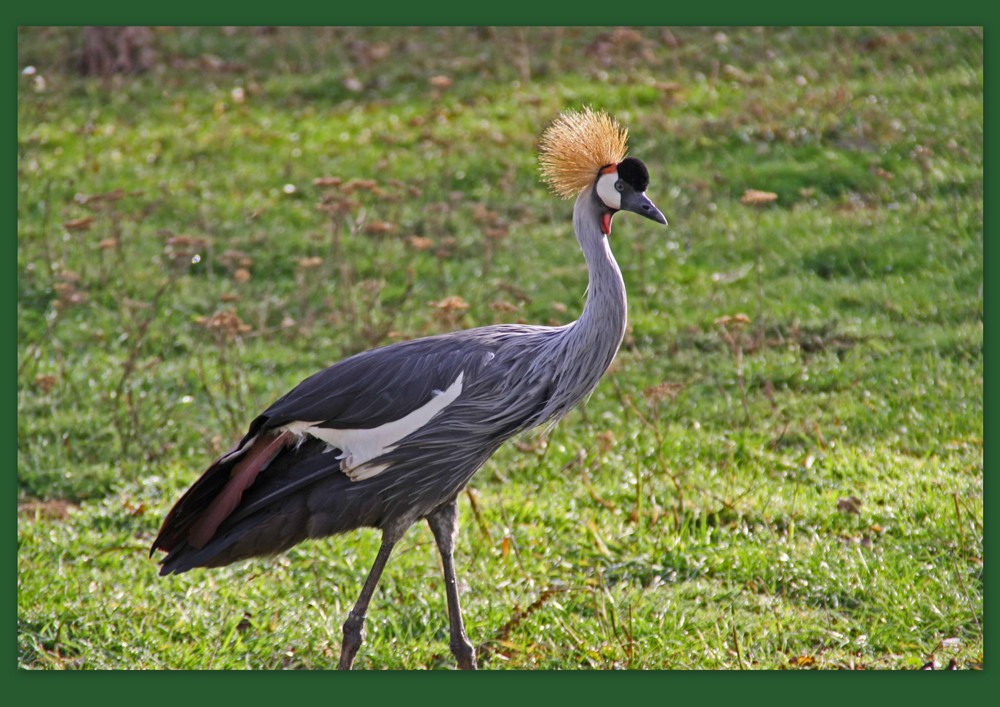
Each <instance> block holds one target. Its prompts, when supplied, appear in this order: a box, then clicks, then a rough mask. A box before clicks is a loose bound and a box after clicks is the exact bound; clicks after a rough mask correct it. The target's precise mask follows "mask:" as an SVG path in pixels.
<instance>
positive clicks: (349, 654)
mask: <svg viewBox="0 0 1000 707" xmlns="http://www.w3.org/2000/svg"><path fill="white" fill-rule="evenodd" d="M399 536H400V533H390V532H389V531H383V532H382V545H381V546H379V549H378V556H376V558H375V564H373V565H372V568H371V571H370V572H369V573H368V579H366V580H365V586H364V587H362V588H361V594H360V595H359V596H358V600H357V601H356V602H355V603H354V608H353V609H351V611H350V612H349V613H348V614H347V621H345V622H344V641H343V643H341V645H340V662H339V663H338V664H337V669H338V670H350V669H351V666H352V665H354V656H356V655H357V653H358V648H360V647H361V641H362V640H363V639H364V627H365V614H366V613H367V612H368V604H369V602H371V600H372V595H373V594H374V593H375V587H377V586H378V581H379V578H381V577H382V570H384V569H385V565H386V563H387V562H388V561H389V555H391V554H392V548H393V547H395V545H396V541H397V540H399Z"/></svg>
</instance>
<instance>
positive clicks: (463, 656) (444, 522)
mask: <svg viewBox="0 0 1000 707" xmlns="http://www.w3.org/2000/svg"><path fill="white" fill-rule="evenodd" d="M427 524H428V525H429V526H430V527H431V532H432V533H434V539H435V540H436V541H437V546H438V550H439V551H440V552H441V564H442V566H443V567H444V589H445V593H446V594H447V596H448V623H449V624H450V626H451V652H452V653H453V654H454V656H455V660H457V661H458V667H459V668H461V669H462V670H475V669H476V649H475V648H473V646H472V643H471V642H470V641H469V637H468V636H466V635H465V623H464V622H463V621H462V605H461V604H460V603H459V601H458V580H457V579H456V578H455V538H456V537H457V535H458V504H457V503H456V502H455V501H454V500H452V501H451V502H449V503H446V504H445V505H443V506H441V507H440V508H438V509H437V510H436V511H434V512H433V513H431V514H430V515H429V516H427Z"/></svg>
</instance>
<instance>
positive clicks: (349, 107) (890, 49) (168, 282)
mask: <svg viewBox="0 0 1000 707" xmlns="http://www.w3.org/2000/svg"><path fill="white" fill-rule="evenodd" d="M157 39H158V46H159V57H158V61H157V64H156V67H155V68H154V70H153V71H152V72H150V73H148V74H144V75H138V76H128V77H115V78H113V79H109V80H107V81H102V80H97V79H82V78H79V77H77V76H75V75H74V74H73V73H72V72H71V71H69V70H68V69H67V66H69V65H70V63H71V62H70V60H71V57H72V53H73V51H74V42H75V41H76V35H75V32H74V31H73V30H71V29H23V30H21V31H20V33H19V42H18V53H19V67H20V68H21V69H23V68H24V67H26V66H34V67H36V69H37V73H36V74H35V75H28V74H22V76H21V78H20V79H19V81H20V83H19V96H18V271H17V275H18V354H19V359H18V410H19V416H18V489H19V498H18V629H19V631H18V664H19V666H21V667H22V668H29V669H35V668H38V669H49V668H167V667H169V668H329V667H332V666H333V665H335V664H336V658H337V655H338V651H339V639H340V635H341V634H340V624H341V622H342V621H343V619H344V618H345V616H346V613H347V610H348V609H349V607H350V606H351V604H352V603H353V601H354V598H355V596H356V594H357V592H358V591H359V589H360V586H361V583H362V582H363V580H364V577H365V575H366V573H367V570H368V567H369V564H370V562H371V561H372V560H373V558H374V556H375V551H376V548H377V544H378V536H377V534H376V533H374V532H372V531H358V532H355V533H350V534H348V535H346V536H342V537H337V538H333V539H329V540H325V541H320V542H310V543H306V544H303V545H300V546H298V547H296V548H294V549H293V550H291V551H290V552H288V553H287V554H286V555H284V556H281V557H278V558H274V559H268V560H258V561H252V562H247V563H242V564H239V565H236V566H233V567H229V568H224V569H220V570H211V571H205V570H196V571H193V572H191V573H188V574H185V575H182V576H179V577H170V578H165V579H163V578H159V577H157V576H156V565H155V564H154V562H153V561H151V560H149V559H148V558H147V550H148V547H149V544H150V542H151V540H152V538H153V536H154V534H155V532H156V531H157V529H158V527H159V522H160V520H161V519H162V517H163V514H164V513H165V512H166V511H167V510H168V509H169V507H170V506H171V504H172V503H173V501H174V500H176V498H177V497H178V495H179V494H180V493H181V492H182V491H183V489H184V488H185V487H186V486H187V485H188V484H189V483H190V482H191V481H192V480H193V479H194V478H195V477H196V476H197V474H198V473H200V472H201V470H202V469H203V468H204V467H205V466H206V465H207V464H208V462H209V461H210V460H211V459H212V458H213V455H215V454H218V453H220V452H221V451H224V450H225V449H226V448H227V447H228V446H229V445H230V444H231V442H232V440H233V438H234V437H236V436H237V435H239V434H240V433H241V430H242V428H243V426H244V425H245V424H246V423H247V422H248V421H249V420H250V419H251V418H252V417H253V416H254V415H255V414H256V413H257V412H259V411H260V410H261V409H263V408H264V407H265V406H266V405H268V404H269V403H270V402H271V401H272V400H274V399H275V398H276V397H278V396H279V395H280V394H282V393H283V392H285V391H286V390H287V389H288V388H290V387H291V386H292V385H294V384H295V383H297V382H298V381H299V380H300V379H302V378H303V377H305V376H306V375H308V374H310V373H312V372H314V371H315V370H317V369H318V368H320V367H322V366H324V365H328V364H330V363H332V362H335V361H336V360H338V359H339V358H341V357H343V356H344V355H347V354H349V353H351V352H354V351H358V350H361V349H364V348H367V347H370V346H374V345H378V344H383V343H387V342H390V341H393V340H397V339H399V338H401V337H412V336H419V335H425V334H430V333H434V332H439V331H446V330H448V329H451V328H454V327H460V326H473V325H480V324H487V323H493V322H503V321H522V320H523V321H528V322H538V323H546V322H553V323H565V322H568V321H571V320H572V319H574V318H575V317H576V316H577V315H578V314H579V312H580V309H581V307H582V305H583V297H582V294H583V291H584V287H585V283H586V271H585V269H584V267H583V262H582V258H581V257H580V254H579V252H578V249H577V248H576V245H575V243H574V242H573V239H572V234H571V228H572V227H571V225H570V221H569V216H570V207H569V205H568V204H567V203H566V202H562V201H559V200H558V199H556V198H555V197H553V196H551V195H550V194H547V193H546V192H545V190H544V188H543V187H542V185H541V184H540V183H539V181H538V178H537V171H536V163H535V145H536V141H537V139H538V136H539V135H540V133H541V131H542V130H543V129H544V127H545V126H546V125H547V123H548V122H549V121H550V120H551V119H552V118H554V117H555V115H557V113H558V112H559V111H560V110H562V109H564V108H567V107H579V106H580V105H581V104H583V103H590V104H593V105H595V106H597V107H602V108H605V109H607V110H609V111H611V112H613V113H615V114H616V115H617V116H618V117H619V118H620V119H621V120H622V121H623V122H624V123H626V124H627V125H628V126H629V128H630V131H631V135H632V137H631V151H632V154H634V155H636V156H639V157H641V158H642V159H643V160H644V161H645V162H646V163H647V164H648V165H649V167H650V171H651V175H652V182H651V185H650V189H649V193H650V196H651V197H652V198H653V200H654V201H655V202H656V203H657V205H658V206H659V207H660V208H661V209H662V210H663V212H664V213H665V214H666V215H667V217H668V219H669V220H670V227H669V228H668V229H657V228H656V227H654V226H652V225H651V224H649V223H647V222H640V220H639V219H637V218H629V217H628V216H624V217H621V218H620V219H619V220H618V221H616V226H615V232H614V235H613V238H612V241H613V247H614V249H615V252H616V254H617V257H618V260H619V262H620V264H621V266H622V270H623V272H624V275H625V279H626V281H627V284H628V287H629V294H630V302H629V306H630V328H629V332H628V335H627V338H626V343H625V345H624V347H623V349H622V351H621V353H620V354H619V357H618V359H617V360H616V363H615V365H614V366H613V368H612V370H611V371H610V372H609V373H608V375H607V376H606V378H605V379H604V381H603V382H602V383H601V385H600V386H599V387H598V389H597V391H596V392H595V393H594V395H593V396H592V398H591V399H590V400H589V402H588V403H587V404H586V406H585V407H584V408H582V409H581V410H579V411H577V412H574V413H573V414H571V415H570V416H568V417H567V418H566V419H565V420H563V421H562V422H561V423H560V424H559V425H558V426H557V427H556V428H554V429H553V430H551V431H550V432H540V433H536V434H533V435H528V436H526V437H524V438H521V439H519V440H516V441H515V442H513V443H510V444H508V445H506V446H505V447H503V448H502V449H501V450H500V452H498V453H497V455H496V456H495V457H494V458H493V459H492V460H491V461H490V462H489V463H488V464H487V465H486V466H485V467H484V468H483V469H482V470H481V471H480V472H479V474H478V475H477V477H476V478H475V479H474V480H473V483H472V489H473V490H472V491H471V492H470V494H471V495H465V496H462V497H461V511H462V513H463V518H462V534H461V537H460V543H459V550H458V556H457V562H458V567H459V572H460V576H461V579H462V581H463V583H464V584H463V588H462V589H463V602H464V606H465V616H466V623H467V627H468V630H469V634H470V637H471V638H472V640H473V642H474V643H476V644H479V645H480V649H481V654H482V666H483V667H486V668H493V669H498V668H612V667H621V668H733V669H735V668H797V667H807V666H813V667H820V668H848V667H855V668H916V667H920V666H921V665H924V664H925V663H927V662H928V661H931V660H934V661H936V663H937V664H938V665H939V666H945V665H947V664H948V663H949V661H950V660H951V659H953V658H954V659H955V661H956V664H957V666H958V667H963V668H965V667H976V666H979V665H981V662H982V655H983V631H982V621H983V574H982V571H983V356H982V345H983V296H982V287H983V40H982V32H981V31H978V30H972V29H964V28H946V29H912V30H904V29H898V28H893V29H877V28H862V29H852V28H836V29H822V28H818V29H760V30H757V29H738V30H724V31H722V32H719V31H717V30H711V29H694V28H680V29H675V30H673V31H671V32H667V31H663V30H660V29H656V28H647V29H641V30H636V31H632V30H625V31H614V30H607V31H600V30H598V29H565V30H558V29H551V28H550V29H532V30H514V29H500V30H476V29H459V28H455V29H407V30H405V31H403V30H398V29H373V30H360V29H355V30H322V29H318V28H317V29H299V30H295V29H279V30H278V31H276V32H275V33H273V34H266V35H260V34H256V33H255V32H254V31H253V30H251V29H242V30H236V31H233V32H229V31H224V30H222V29H218V28H213V29H203V30H195V29H164V30H159V31H158V36H157ZM38 76H41V77H43V79H44V87H42V86H41V84H40V82H39V79H38ZM434 76H448V77H449V78H450V79H451V80H452V83H451V85H450V86H448V87H445V88H440V87H439V88H435V87H434V86H433V85H432V84H431V82H430V78H431V77H434ZM241 92H242V94H241ZM330 176H336V177H341V178H343V179H344V180H345V181H346V180H349V179H352V178H357V179H374V180H376V182H377V184H378V187H379V189H381V190H382V191H381V192H380V193H372V192H370V191H365V190H361V191H358V192H356V193H354V194H353V195H345V194H344V192H343V190H337V189H334V188H324V187H321V186H317V185H315V184H314V181H313V180H314V179H316V178H319V177H330ZM748 188H754V189H762V190H768V191H772V192H775V193H776V194H777V195H778V200H777V202H776V203H775V204H771V205H769V206H764V207H756V208H755V207H750V206H745V205H743V204H741V203H740V196H741V195H742V194H743V192H744V191H745V190H746V189H748ZM115 190H122V191H121V193H120V194H117V195H115V194H113V195H112V196H111V197H107V196H105V197H104V198H96V199H95V198H94V197H95V196H97V195H102V194H103V195H107V194H109V193H112V192H115ZM119 197H120V198H119ZM324 199H326V207H331V208H332V211H331V209H329V208H328V209H326V210H324V208H325V207H324V208H320V207H321V202H322V201H323V200H324ZM331 200H332V201H331ZM338 203H339V205H340V206H341V207H343V208H342V209H341V210H340V211H337V208H336V207H337V204H338ZM88 217H93V220H92V221H91V222H90V223H89V224H84V225H81V226H79V227H78V229H77V230H73V229H72V225H73V224H72V222H74V221H76V220H79V219H83V218H88ZM380 221H384V222H386V223H388V224H391V227H383V228H381V229H380V228H379V227H378V226H375V227H374V229H373V228H372V225H373V224H374V223H376V222H380ZM67 224H70V225H69V226H67ZM379 230H382V231H387V232H383V233H379V232H374V231H379ZM185 239H186V240H185ZM420 239H430V240H428V241H423V240H420ZM307 258H318V259H319V260H317V261H313V262H312V263H310V262H307V261H304V260H303V259H307ZM310 266H311V267H310ZM247 276H249V277H247ZM449 296H460V297H462V298H463V300H464V301H465V302H466V303H467V304H468V309H467V310H464V311H454V312H450V313H448V312H443V311H442V310H440V309H439V308H436V307H434V306H432V303H433V302H440V301H441V300H443V299H444V298H445V297H449ZM226 311H232V312H233V313H234V314H235V315H236V316H237V317H238V318H239V321H240V322H242V323H244V324H245V327H246V329H245V330H244V331H243V332H242V333H241V334H239V335H235V336H231V335H229V334H227V333H226V332H225V331H220V330H217V329H216V330H213V329H211V328H210V327H208V326H206V322H207V318H209V317H212V316H213V315H216V314H218V313H220V312H226ZM741 313H742V314H745V315H746V316H747V317H748V318H749V319H750V320H751V321H750V322H749V323H747V324H742V325H741V324H739V323H737V322H736V321H735V320H732V319H730V320H729V324H728V325H727V324H725V323H724V322H722V321H720V320H721V318H723V317H727V316H728V317H733V316H734V315H736V314H741ZM472 499H474V500H475V504H474V506H473V503H472ZM369 615H370V618H369V621H368V638H367V640H366V642H365V644H364V646H363V648H362V651H361V653H360V655H359V659H358V667H362V668H380V667H391V668H448V667H451V666H452V665H453V661H452V658H451V656H450V654H449V652H448V639H447V635H448V634H447V616H446V612H445V605H444V596H443V587H442V582H441V579H440V572H439V564H438V559H437V557H436V551H435V549H434V545H433V541H432V538H431V535H430V533H429V531H428V530H427V528H426V527H424V526H422V525H421V526H417V527H414V528H413V529H412V530H411V531H410V533H409V534H408V535H407V536H406V537H405V538H404V540H403V541H402V542H401V543H400V546H399V547H398V549H397V551H396V552H395V554H394V557H393V560H392V562H391V563H390V565H389V568H388V570H387V571H386V573H385V575H384V577H383V580H382V583H381V586H380V588H379V591H378V592H377V594H376V596H375V599H374V601H373V604H372V607H371V610H370V612H369Z"/></svg>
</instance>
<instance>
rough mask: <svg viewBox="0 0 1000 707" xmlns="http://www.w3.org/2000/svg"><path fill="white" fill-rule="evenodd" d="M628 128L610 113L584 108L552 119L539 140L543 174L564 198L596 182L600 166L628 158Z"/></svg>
mask: <svg viewBox="0 0 1000 707" xmlns="http://www.w3.org/2000/svg"><path fill="white" fill-rule="evenodd" d="M627 143H628V130H626V129H625V128H623V127H621V126H620V125H619V124H618V123H617V121H615V119H614V118H612V117H611V116H610V115H608V114H607V113H605V112H603V111H600V112H597V111H594V110H592V109H590V108H584V109H583V110H582V111H566V112H564V113H562V114H561V115H560V116H559V117H558V118H556V119H555V121H553V123H552V125H550V126H549V127H548V129H547V130H546V131H545V133H544V134H543V135H542V139H541V142H540V143H539V152H540V154H539V162H540V163H541V171H542V178H543V179H544V180H545V182H546V183H547V184H548V185H549V187H550V188H551V189H552V191H554V192H555V193H556V194H558V195H559V196H561V197H562V198H564V199H569V198H571V197H574V196H576V195H577V194H579V193H580V192H581V191H583V190H584V189H586V188H587V187H589V186H590V185H592V184H593V183H594V180H595V179H596V178H597V172H598V170H600V168H601V167H604V166H605V165H609V164H617V163H619V162H621V161H622V160H623V159H625V153H626V149H627Z"/></svg>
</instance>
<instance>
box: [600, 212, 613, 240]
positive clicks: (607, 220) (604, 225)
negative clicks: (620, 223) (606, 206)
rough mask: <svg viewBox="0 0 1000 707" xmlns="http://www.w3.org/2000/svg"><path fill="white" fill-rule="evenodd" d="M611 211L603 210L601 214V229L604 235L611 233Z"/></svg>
mask: <svg viewBox="0 0 1000 707" xmlns="http://www.w3.org/2000/svg"><path fill="white" fill-rule="evenodd" d="M611 216H612V214H611V212H610V211H605V212H604V213H603V214H601V230H602V231H604V235H605V236H610V235H611Z"/></svg>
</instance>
